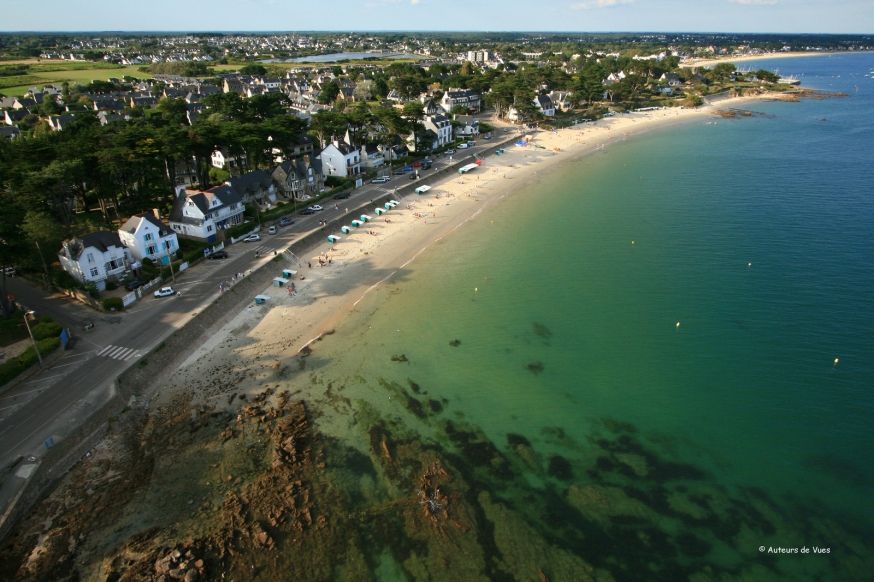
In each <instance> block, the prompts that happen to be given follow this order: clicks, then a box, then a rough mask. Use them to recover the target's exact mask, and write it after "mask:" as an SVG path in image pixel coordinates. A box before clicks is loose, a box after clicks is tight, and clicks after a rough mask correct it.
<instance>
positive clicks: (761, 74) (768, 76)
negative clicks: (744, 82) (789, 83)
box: [756, 69, 780, 83]
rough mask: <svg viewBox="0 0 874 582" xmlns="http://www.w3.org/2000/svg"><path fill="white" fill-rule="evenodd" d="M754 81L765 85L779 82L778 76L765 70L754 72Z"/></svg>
mask: <svg viewBox="0 0 874 582" xmlns="http://www.w3.org/2000/svg"><path fill="white" fill-rule="evenodd" d="M756 79H758V80H760V81H765V82H766V83H776V82H777V81H779V80H780V75H776V74H774V73H772V72H771V71H766V70H765V69H759V70H758V71H756Z"/></svg>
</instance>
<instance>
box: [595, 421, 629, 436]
mask: <svg viewBox="0 0 874 582" xmlns="http://www.w3.org/2000/svg"><path fill="white" fill-rule="evenodd" d="M601 422H603V423H604V427H605V428H606V429H607V430H609V431H610V432H612V433H623V432H627V433H631V434H634V433H636V432H637V427H636V426H634V425H633V424H631V423H630V422H625V421H623V420H616V419H615V418H602V419H601Z"/></svg>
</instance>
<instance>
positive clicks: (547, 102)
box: [534, 95, 555, 117]
mask: <svg viewBox="0 0 874 582" xmlns="http://www.w3.org/2000/svg"><path fill="white" fill-rule="evenodd" d="M534 107H536V108H537V111H539V112H540V113H542V114H543V116H544V117H554V116H555V105H553V103H552V99H551V98H550V97H549V95H538V96H537V97H535V98H534Z"/></svg>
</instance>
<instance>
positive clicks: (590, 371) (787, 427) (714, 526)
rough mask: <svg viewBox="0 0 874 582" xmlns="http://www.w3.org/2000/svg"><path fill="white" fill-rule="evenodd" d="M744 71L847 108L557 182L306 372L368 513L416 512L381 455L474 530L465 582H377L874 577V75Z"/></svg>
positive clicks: (678, 135) (473, 226) (402, 567)
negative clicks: (411, 455)
mask: <svg viewBox="0 0 874 582" xmlns="http://www.w3.org/2000/svg"><path fill="white" fill-rule="evenodd" d="M756 66H762V67H765V68H774V67H777V68H779V69H780V71H781V73H783V74H796V75H803V80H804V84H805V85H807V86H812V87H817V88H823V89H828V90H832V91H845V92H847V93H848V95H847V96H846V97H842V98H832V99H825V100H805V101H802V102H800V103H754V104H751V105H749V106H747V108H749V109H752V110H754V111H756V112H759V113H761V114H762V115H759V116H755V117H751V118H742V119H736V120H722V119H719V120H718V122H717V123H715V124H714V123H705V121H703V120H702V121H698V122H693V123H690V124H687V125H684V126H677V127H671V128H667V129H662V130H658V131H656V132H653V133H651V134H647V135H643V136H640V137H635V138H633V139H629V140H628V141H625V142H622V143H618V144H614V145H611V146H609V147H608V148H607V149H606V150H605V151H604V152H600V153H598V154H595V155H591V156H588V157H584V158H582V159H580V160H577V161H575V162H573V163H569V164H567V165H566V167H563V168H562V169H561V170H559V171H556V172H554V173H553V174H551V175H549V176H543V179H542V181H541V182H540V183H539V184H538V185H537V187H536V188H531V189H530V190H528V191H525V192H520V193H518V194H516V195H514V196H512V197H510V198H509V199H508V200H507V201H506V202H504V203H502V204H500V205H498V206H496V207H494V208H493V209H491V210H490V211H489V212H488V213H484V214H482V215H481V216H480V217H478V218H477V219H476V220H474V221H472V222H471V223H469V224H468V225H466V226H465V227H464V228H462V229H460V230H459V231H457V233H456V234H455V235H453V236H452V237H450V238H448V239H446V240H444V241H442V242H441V243H440V244H438V245H436V246H435V247H433V248H432V249H430V250H429V251H427V252H426V253H423V254H422V255H421V256H420V257H419V258H417V259H416V261H415V262H413V263H412V264H411V265H410V266H409V267H408V268H407V269H406V270H405V271H404V273H403V276H402V277H399V278H398V279H397V280H395V281H392V282H390V283H389V284H387V285H386V286H384V287H382V288H381V290H380V291H378V292H376V293H374V294H371V295H370V296H368V298H367V299H366V300H365V301H364V302H363V303H362V304H361V306H360V309H359V310H358V311H357V312H356V313H355V314H353V315H352V316H351V317H350V318H349V320H348V321H346V322H345V323H344V324H343V325H342V326H341V327H340V328H338V329H337V330H336V333H335V334H333V335H331V336H329V337H327V338H326V339H325V340H323V341H322V342H319V343H318V344H316V345H315V346H314V347H315V351H314V353H313V355H312V356H311V359H310V360H309V364H308V366H309V367H308V369H309V372H308V373H307V374H306V376H305V377H304V376H301V377H299V378H298V379H296V380H294V381H293V383H294V384H297V385H298V386H296V388H302V389H304V390H306V391H307V392H308V393H312V394H313V395H314V399H315V401H317V402H319V403H320V404H319V406H320V413H319V414H320V417H319V421H318V422H319V425H320V427H321V428H322V429H323V430H324V431H326V432H327V433H329V434H331V435H334V436H337V437H339V438H340V439H341V442H345V443H346V444H347V445H349V446H351V447H353V448H357V449H359V451H360V452H361V453H363V455H364V456H365V457H368V458H369V459H370V460H369V461H367V462H364V464H363V467H364V468H362V467H361V466H358V468H356V469H352V468H349V467H342V466H340V467H337V479H338V482H340V483H341V484H343V486H344V487H345V488H346V489H347V490H348V491H350V495H351V496H352V497H353V498H354V499H356V500H357V501H356V503H358V504H360V505H361V506H362V507H367V506H369V505H371V504H375V503H378V502H380V501H384V500H391V499H394V498H397V496H399V495H400V496H402V495H404V494H406V493H404V492H405V491H406V492H407V493H408V492H409V491H412V490H414V489H415V483H414V481H415V479H414V478H412V477H409V476H408V480H409V481H410V483H409V484H408V489H407V490H405V489H404V487H405V485H404V477H403V476H400V477H399V476H398V475H397V474H394V476H393V475H392V472H391V471H390V470H388V468H387V467H388V464H387V462H386V461H385V459H382V460H380V455H379V447H378V446H376V445H375V444H374V443H375V442H376V441H377V440H378V437H379V436H380V435H383V436H385V435H389V439H388V442H389V443H401V442H403V443H416V446H418V447H420V448H421V451H419V452H420V453H421V454H422V455H424V456H427V457H428V458H429V459H431V458H432V457H434V456H435V455H436V457H437V458H439V459H441V460H442V462H443V464H444V466H445V467H447V468H448V470H449V472H450V473H454V474H455V475H456V481H455V482H456V487H457V488H459V489H463V491H457V493H458V498H457V499H455V502H454V503H455V506H456V507H458V508H459V509H458V511H460V512H461V513H463V514H464V515H467V516H468V517H469V519H468V522H470V523H468V525H471V523H472V524H473V525H472V526H471V528H472V529H470V530H466V533H464V534H459V533H449V534H446V533H445V532H444V533H441V534H440V535H439V536H435V539H436V540H437V541H434V542H433V543H435V544H438V545H439V544H446V545H447V546H448V547H454V548H459V551H458V553H455V554H453V553H452V552H449V553H448V555H451V556H454V557H453V558H447V557H446V553H445V552H444V553H441V552H439V551H438V550H436V549H435V548H434V547H431V546H421V547H419V546H414V549H410V547H409V546H407V545H404V544H403V543H401V542H398V541H397V539H396V538H404V537H405V536H406V537H415V535H416V534H415V533H413V531H412V530H411V528H410V526H409V524H407V525H406V526H403V525H397V527H396V530H395V531H392V532H390V533H386V532H385V530H380V532H381V533H378V534H377V533H371V534H368V535H370V536H372V540H371V541H372V543H373V545H374V546H375V548H374V552H376V553H378V555H379V559H378V560H377V561H378V567H376V566H374V570H373V571H374V572H376V573H377V577H378V578H380V579H404V578H408V579H429V578H433V579H440V578H455V579H473V578H470V575H471V572H475V573H477V575H480V576H482V577H483V579H486V578H488V579H500V578H516V579H520V580H522V579H525V580H528V579H537V576H538V575H539V572H538V570H539V571H540V573H543V574H544V575H545V576H547V577H548V579H550V580H565V579H586V578H587V577H588V576H600V577H601V579H610V577H612V578H613V579H617V580H644V579H648V580H683V579H690V578H694V577H695V576H698V577H699V578H697V579H702V580H703V579H722V578H720V576H724V577H725V579H737V578H741V577H744V576H745V577H746V578H747V579H750V580H768V579H787V580H789V579H793V580H798V579H825V580H830V579H834V580H854V579H864V578H865V577H866V576H870V572H871V571H872V564H871V552H870V550H871V540H872V539H874V504H872V503H871V499H872V494H874V466H872V463H871V451H872V449H874V422H872V417H874V414H872V413H874V252H872V241H874V151H872V145H874V116H872V115H871V112H872V111H874V79H872V77H871V75H867V74H868V73H869V71H871V70H872V69H874V56H872V55H863V54H858V55H843V56H835V57H818V58H808V59H795V60H781V61H779V63H777V62H776V61H775V62H772V63H757V64H756ZM866 75H867V76H866ZM678 322H679V327H678V326H677V323H678ZM456 340H457V341H456ZM452 344H455V345H452ZM401 354H403V356H404V358H397V356H399V355H401ZM393 357H394V361H393ZM835 358H838V359H839V361H838V363H837V364H835V362H834V361H835ZM398 359H406V361H397V360H398ZM305 386H309V387H305ZM374 439H376V440H374ZM390 446H395V445H393V444H390ZM405 446H406V445H405ZM411 446H412V445H411ZM397 447H398V451H400V450H401V445H400V444H397ZM407 448H409V447H407ZM426 452H427V454H426ZM399 455H400V452H398V453H397V454H396V455H395V459H397V457H398V456H399ZM393 462H394V461H393ZM413 466H415V464H413ZM374 467H375V469H374ZM460 483H463V485H461V484H460ZM451 490H452V485H451V484H449V483H447V484H446V485H445V489H444V491H451ZM484 494H487V498H484V497H483V495H484ZM450 497H451V495H450ZM462 506H463V507H462ZM496 506H497V507H498V508H500V509H496ZM452 511H453V506H452V505H450V509H449V512H450V514H451V513H452ZM471 516H472V517H471ZM471 531H473V532H475V534H474V533H471ZM454 536H457V537H454ZM392 540H394V541H392ZM760 546H764V547H765V548H766V550H765V552H760V551H759V547H760ZM777 546H781V547H787V548H803V547H805V546H806V547H809V548H813V547H820V548H821V547H825V548H829V549H830V551H829V553H828V554H818V553H817V554H814V553H813V550H811V554H809V555H800V554H798V555H774V554H769V553H768V551H767V548H768V547H777ZM470 548H474V549H470ZM462 550H463V551H462ZM528 553H532V554H533V555H530V556H529V555H528ZM474 554H476V555H479V556H480V558H476V559H474V558H472V557H471V556H473V555H474ZM437 555H440V556H441V558H440V560H439V564H438V560H437V559H436V558H435V556H437ZM429 560H433V563H432V562H429ZM374 563H376V562H374ZM482 564H485V565H482ZM466 568H467V569H466ZM587 568H591V569H587ZM608 573H609V574H608Z"/></svg>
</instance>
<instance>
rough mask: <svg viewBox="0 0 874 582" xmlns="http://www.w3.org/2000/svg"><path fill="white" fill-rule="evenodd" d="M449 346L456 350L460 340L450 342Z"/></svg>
mask: <svg viewBox="0 0 874 582" xmlns="http://www.w3.org/2000/svg"><path fill="white" fill-rule="evenodd" d="M449 345H450V346H452V347H453V348H457V347H458V346H460V345H461V340H460V339H454V340H451V341H450V342H449Z"/></svg>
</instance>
